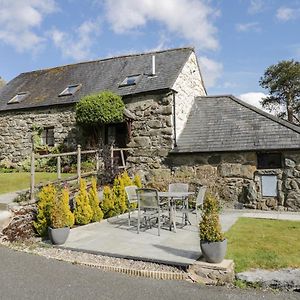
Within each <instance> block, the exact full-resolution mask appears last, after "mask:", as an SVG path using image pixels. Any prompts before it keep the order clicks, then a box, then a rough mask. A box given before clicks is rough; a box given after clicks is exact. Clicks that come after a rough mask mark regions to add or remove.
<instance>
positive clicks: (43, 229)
mask: <svg viewBox="0 0 300 300" xmlns="http://www.w3.org/2000/svg"><path fill="white" fill-rule="evenodd" d="M56 197H57V190H56V188H55V187H54V186H53V185H52V184H49V185H46V186H44V187H43V188H42V189H41V191H40V192H39V194H38V204H37V216H36V221H34V223H33V226H34V228H35V230H36V231H37V233H38V234H39V235H40V236H41V237H44V236H46V235H47V230H48V227H49V226H50V224H51V220H50V211H51V209H52V207H53V205H54V203H55V199H56Z"/></svg>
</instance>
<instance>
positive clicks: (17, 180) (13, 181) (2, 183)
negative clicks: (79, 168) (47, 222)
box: [0, 172, 74, 194]
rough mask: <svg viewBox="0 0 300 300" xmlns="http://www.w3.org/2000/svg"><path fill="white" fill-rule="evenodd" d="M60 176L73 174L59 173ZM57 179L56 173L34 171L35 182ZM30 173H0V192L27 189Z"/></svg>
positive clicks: (64, 176)
mask: <svg viewBox="0 0 300 300" xmlns="http://www.w3.org/2000/svg"><path fill="white" fill-rule="evenodd" d="M61 175H62V178H66V177H69V176H72V175H74V174H61ZM56 179H57V174H56V173H45V172H38V173H35V183H36V184H38V183H40V182H47V181H52V180H56ZM29 186H30V173H25V172H20V173H0V194H4V193H9V192H13V191H19V190H23V189H29Z"/></svg>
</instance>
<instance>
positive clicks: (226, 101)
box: [172, 95, 300, 153]
mask: <svg viewBox="0 0 300 300" xmlns="http://www.w3.org/2000/svg"><path fill="white" fill-rule="evenodd" d="M297 148H298V149H299V148H300V127H298V126H295V125H292V124H291V123H289V122H286V121H283V120H281V119H278V118H276V117H274V116H272V115H270V114H268V113H265V112H264V111H262V110H260V109H258V108H256V107H254V106H252V105H249V104H247V103H245V102H243V101H241V100H239V99H237V98H235V97H234V96H231V95H228V96H213V97H210V96H206V97H197V98H196V99H195V103H194V105H193V107H192V110H191V113H190V115H189V117H188V120H187V123H186V126H185V128H184V130H183V132H182V134H181V135H180V136H179V138H178V141H177V147H175V149H174V150H173V151H172V152H174V153H187V152H188V153H191V152H217V151H244V150H245V151H246V150H256V151H259V150H279V149H297Z"/></svg>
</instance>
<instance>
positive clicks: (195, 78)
mask: <svg viewBox="0 0 300 300" xmlns="http://www.w3.org/2000/svg"><path fill="white" fill-rule="evenodd" d="M172 88H173V90H175V91H176V92H177V93H176V99H175V112H176V113H175V115H176V121H175V122H176V136H177V137H179V135H180V134H181V132H182V130H183V128H184V126H185V123H186V121H187V117H188V115H189V113H190V111H191V108H192V105H193V103H194V98H195V97H197V96H205V95H206V91H205V88H204V85H203V81H202V78H201V75H200V71H199V67H198V63H197V57H196V55H195V53H192V54H191V55H190V57H189V59H188V61H187V62H186V64H185V65H184V67H183V68H182V70H181V72H180V74H179V76H178V78H177V79H176V81H175V83H174V85H173V87H172Z"/></svg>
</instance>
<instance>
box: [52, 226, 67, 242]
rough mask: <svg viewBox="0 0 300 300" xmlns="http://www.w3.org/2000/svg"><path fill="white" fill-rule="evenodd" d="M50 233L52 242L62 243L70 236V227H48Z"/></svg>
mask: <svg viewBox="0 0 300 300" xmlns="http://www.w3.org/2000/svg"><path fill="white" fill-rule="evenodd" d="M48 233H49V238H50V240H51V242H52V244H54V245H62V244H64V243H65V242H66V240H67V238H68V236H69V233H70V228H69V227H64V228H51V227H48Z"/></svg>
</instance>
